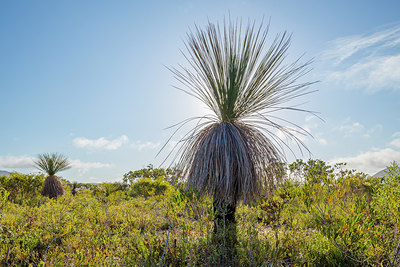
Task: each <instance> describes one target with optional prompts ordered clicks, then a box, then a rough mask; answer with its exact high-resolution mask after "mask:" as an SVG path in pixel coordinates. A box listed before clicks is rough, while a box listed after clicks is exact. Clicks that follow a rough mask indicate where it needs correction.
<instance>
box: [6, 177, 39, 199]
mask: <svg viewBox="0 0 400 267" xmlns="http://www.w3.org/2000/svg"><path fill="white" fill-rule="evenodd" d="M45 178H46V177H45V176H44V174H40V175H33V174H20V173H12V174H11V176H10V177H7V176H2V177H0V186H2V187H3V188H4V189H5V190H7V191H8V192H9V193H10V195H9V200H10V201H12V202H14V203H18V204H22V203H28V202H30V203H32V202H34V200H35V199H37V198H38V197H40V192H41V190H42V188H43V183H44V180H45Z"/></svg>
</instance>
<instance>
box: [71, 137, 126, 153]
mask: <svg viewBox="0 0 400 267" xmlns="http://www.w3.org/2000/svg"><path fill="white" fill-rule="evenodd" d="M128 142H129V139H128V137H127V136H126V135H121V136H120V137H118V138H116V139H114V140H107V139H106V138H105V137H100V138H98V139H88V138H85V137H78V138H75V139H74V140H73V143H74V145H75V146H76V147H81V148H102V149H107V150H115V149H118V148H120V147H121V146H122V145H123V144H127V143H128Z"/></svg>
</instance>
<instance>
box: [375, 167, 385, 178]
mask: <svg viewBox="0 0 400 267" xmlns="http://www.w3.org/2000/svg"><path fill="white" fill-rule="evenodd" d="M387 171H388V169H387V168H386V169H384V170H381V171H379V172H377V173H375V174H374V175H372V177H384V176H385V175H386V172H387Z"/></svg>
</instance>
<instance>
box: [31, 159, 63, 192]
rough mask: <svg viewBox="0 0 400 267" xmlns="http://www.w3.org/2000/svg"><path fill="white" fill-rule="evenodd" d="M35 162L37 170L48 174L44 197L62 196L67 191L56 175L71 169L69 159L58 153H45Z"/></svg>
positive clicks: (44, 186)
mask: <svg viewBox="0 0 400 267" xmlns="http://www.w3.org/2000/svg"><path fill="white" fill-rule="evenodd" d="M33 162H34V165H35V167H36V168H38V169H39V170H41V171H44V172H46V173H47V174H48V176H47V178H46V180H45V181H44V185H43V190H42V195H43V196H46V197H49V198H57V197H59V196H62V195H63V194H64V192H65V191H64V188H63V186H62V184H61V181H60V180H59V179H58V177H57V176H55V174H56V173H57V172H60V171H64V170H67V169H69V168H71V162H70V161H69V159H68V158H66V157H64V156H63V155H60V154H57V153H52V154H48V153H44V154H39V156H38V159H36V160H33Z"/></svg>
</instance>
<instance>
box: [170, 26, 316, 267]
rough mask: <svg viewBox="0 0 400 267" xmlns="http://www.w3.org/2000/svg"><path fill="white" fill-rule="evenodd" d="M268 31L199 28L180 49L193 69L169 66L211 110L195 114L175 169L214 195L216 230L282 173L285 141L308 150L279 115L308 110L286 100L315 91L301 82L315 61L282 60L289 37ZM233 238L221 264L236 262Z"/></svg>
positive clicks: (298, 131)
mask: <svg viewBox="0 0 400 267" xmlns="http://www.w3.org/2000/svg"><path fill="white" fill-rule="evenodd" d="M267 33H268V27H266V28H264V27H263V25H262V24H261V25H260V26H259V27H256V26H255V24H254V23H252V24H251V23H250V24H249V25H248V26H247V27H242V23H241V22H232V21H229V22H228V23H226V22H225V21H224V24H223V27H220V25H219V24H213V23H211V22H209V23H208V25H207V27H206V29H205V30H203V29H201V28H199V27H197V26H196V28H195V31H192V32H190V33H189V34H188V35H187V39H186V42H185V45H186V49H187V52H186V53H185V52H183V54H184V56H185V58H186V59H187V61H188V63H189V67H188V68H186V67H181V69H180V70H178V69H175V68H173V69H171V71H172V72H173V73H174V74H175V77H176V78H177V80H178V81H179V82H181V83H182V85H183V86H184V87H181V88H178V89H180V90H182V91H184V92H186V93H188V94H189V95H192V96H194V97H196V98H197V99H199V100H200V101H201V102H203V103H204V104H205V105H206V106H207V107H208V108H209V109H210V110H211V114H209V115H206V116H202V117H197V118H192V120H197V124H196V126H195V127H194V128H193V130H191V131H190V132H189V133H188V134H187V135H186V136H185V137H184V138H183V139H181V144H182V147H181V149H180V152H181V156H180V160H179V163H178V167H179V168H180V169H181V170H182V172H183V175H184V177H186V179H187V183H188V185H190V186H191V187H194V188H196V189H197V190H199V192H200V193H209V194H211V196H213V205H214V211H215V214H216V215H215V223H214V232H218V228H223V229H229V228H230V226H231V228H232V229H234V230H235V211H236V206H237V204H238V202H239V201H243V202H244V203H248V202H250V201H252V200H254V199H255V198H256V197H258V196H260V195H261V194H260V192H261V191H262V190H264V189H265V188H266V187H270V186H271V185H273V184H274V182H276V180H278V179H279V178H280V177H281V175H282V173H283V172H282V162H285V154H284V148H285V147H287V148H289V146H288V145H287V140H288V139H291V140H294V141H295V142H296V143H297V145H298V147H299V148H300V150H301V149H303V148H305V149H307V147H306V146H305V145H304V143H303V142H302V140H301V139H300V138H299V135H298V134H302V135H309V133H308V132H307V131H306V130H304V129H303V128H301V127H299V126H298V125H296V124H293V123H291V122H289V121H287V120H286V119H284V118H282V117H278V116H276V113H274V112H276V111H306V110H302V109H299V108H297V107H296V106H292V105H287V102H289V101H290V100H292V99H294V98H297V97H300V96H303V95H305V94H308V93H310V92H311V91H309V90H308V89H307V88H308V86H309V85H311V84H312V83H308V82H306V83H299V82H298V79H299V78H301V77H302V76H303V75H304V74H306V73H307V72H308V71H309V68H308V65H309V63H310V62H306V63H300V62H299V60H297V61H295V62H294V63H292V64H289V65H286V64H284V59H285V58H286V56H287V50H288V48H289V46H290V41H291V36H290V35H288V34H287V33H286V32H285V33H283V34H280V35H277V37H276V38H275V40H274V41H273V42H272V44H271V45H270V46H269V47H266V37H267ZM306 112H309V111H306ZM190 120H191V119H188V120H186V121H183V122H182V125H181V126H179V128H178V130H179V129H180V128H181V127H183V126H184V125H185V124H186V123H188V122H189V121H190ZM277 132H280V133H283V134H284V135H285V136H286V137H287V138H286V137H285V138H282V137H281V135H277V134H276V133H277ZM289 149H290V148H289ZM223 235H224V234H223ZM224 238H225V237H224ZM235 242H236V240H235V238H234V237H233V239H232V238H231V240H229V238H228V240H227V239H224V240H222V241H221V242H220V243H221V244H222V243H223V244H227V247H226V250H225V251H228V253H227V254H225V255H226V257H225V258H223V257H222V258H220V262H219V264H221V265H234V262H232V257H234V255H233V254H232V253H229V251H230V250H231V251H232V250H234V243H235ZM221 253H222V254H224V252H223V251H222V252H221Z"/></svg>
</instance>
